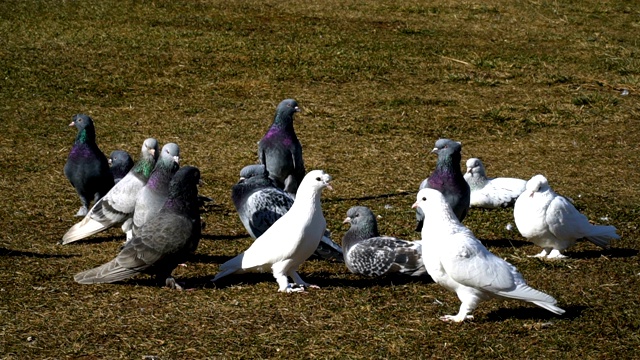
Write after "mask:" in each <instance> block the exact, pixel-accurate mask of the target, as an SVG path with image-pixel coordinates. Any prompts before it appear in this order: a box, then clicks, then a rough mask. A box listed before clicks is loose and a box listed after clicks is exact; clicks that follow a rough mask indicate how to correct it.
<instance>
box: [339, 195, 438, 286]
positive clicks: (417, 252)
mask: <svg viewBox="0 0 640 360" xmlns="http://www.w3.org/2000/svg"><path fill="white" fill-rule="evenodd" d="M344 223H345V224H346V223H349V224H351V227H350V228H349V230H348V231H347V232H346V234H344V237H343V238H342V246H343V250H344V253H345V256H344V260H345V264H346V265H347V268H348V269H349V271H351V272H352V273H354V274H362V275H367V276H383V275H386V274H390V273H396V272H397V273H401V274H407V275H412V276H418V275H422V274H424V273H425V272H426V271H427V270H426V269H425V267H424V264H423V263H422V244H421V242H420V241H405V240H400V239H397V238H394V237H390V236H380V234H379V233H378V223H377V221H376V217H375V215H374V214H373V212H372V211H371V209H369V208H368V207H366V206H354V207H352V208H350V209H349V210H348V211H347V218H346V219H345V220H344Z"/></svg>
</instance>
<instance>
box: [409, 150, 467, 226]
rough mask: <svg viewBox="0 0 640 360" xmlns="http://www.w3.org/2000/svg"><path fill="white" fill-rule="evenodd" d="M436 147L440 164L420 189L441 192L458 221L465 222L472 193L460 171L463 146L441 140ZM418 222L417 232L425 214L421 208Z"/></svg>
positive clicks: (418, 211) (434, 151) (418, 212)
mask: <svg viewBox="0 0 640 360" xmlns="http://www.w3.org/2000/svg"><path fill="white" fill-rule="evenodd" d="M435 145H436V146H435V147H434V148H433V150H431V152H432V153H436V154H438V162H437V163H436V168H435V170H434V171H433V172H432V173H431V175H430V176H429V177H428V178H426V179H424V181H422V183H421V184H420V189H419V190H422V189H425V188H429V189H436V190H438V191H440V192H441V193H442V194H443V195H444V197H445V199H447V202H448V203H449V205H451V208H452V209H453V212H454V213H455V214H456V216H457V217H458V220H460V221H462V220H464V218H465V216H467V211H468V210H469V202H470V193H471V190H470V189H469V184H467V182H466V181H464V176H463V175H462V171H460V160H461V154H460V152H461V151H462V144H460V143H459V142H457V141H453V140H449V139H439V140H438V141H436V144H435ZM416 220H417V221H418V225H417V227H416V231H420V230H422V224H423V221H424V214H422V210H420V208H418V209H416Z"/></svg>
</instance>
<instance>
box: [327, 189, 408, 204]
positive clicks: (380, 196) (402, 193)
mask: <svg viewBox="0 0 640 360" xmlns="http://www.w3.org/2000/svg"><path fill="white" fill-rule="evenodd" d="M410 194H414V192H411V191H398V192H392V193H386V194H378V195H370V196H357V197H350V198H340V197H336V198H326V200H323V201H326V202H327V203H332V202H343V201H366V200H377V199H386V198H390V197H395V196H407V195H410Z"/></svg>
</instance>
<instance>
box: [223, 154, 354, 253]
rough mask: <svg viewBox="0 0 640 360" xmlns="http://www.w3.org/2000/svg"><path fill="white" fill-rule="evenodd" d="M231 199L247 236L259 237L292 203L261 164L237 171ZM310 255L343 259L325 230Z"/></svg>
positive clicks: (340, 249) (288, 195)
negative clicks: (238, 174) (237, 175)
mask: <svg viewBox="0 0 640 360" xmlns="http://www.w3.org/2000/svg"><path fill="white" fill-rule="evenodd" d="M231 200H232V201H233V205H234V206H235V207H236V210H237V211H238V216H239V217H240V221H241V222H242V225H244V227H245V229H247V232H248V233H249V235H250V236H251V237H252V238H254V239H256V238H258V237H260V235H262V234H263V233H264V232H265V231H267V229H268V228H269V227H271V225H273V223H275V222H276V220H278V219H279V218H281V217H282V215H284V214H286V213H287V211H289V209H290V208H291V206H292V205H293V202H294V197H293V196H292V195H291V194H289V193H287V192H285V191H284V190H281V189H280V188H278V187H277V186H276V184H275V182H274V180H273V179H271V178H270V177H269V175H268V173H267V172H266V170H265V167H264V165H261V164H258V165H247V166H245V167H244V168H242V170H241V171H240V180H239V181H238V183H237V184H235V185H233V186H232V187H231ZM313 256H315V257H319V258H322V259H327V260H336V261H343V257H342V248H341V247H340V245H338V244H336V243H335V242H333V240H331V238H330V236H329V232H328V231H325V234H324V236H323V237H322V240H321V241H320V244H319V245H318V248H317V249H316V251H315V252H314V253H313Z"/></svg>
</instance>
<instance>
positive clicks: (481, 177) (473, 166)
mask: <svg viewBox="0 0 640 360" xmlns="http://www.w3.org/2000/svg"><path fill="white" fill-rule="evenodd" d="M464 180H465V181H466V182H467V184H469V188H470V189H471V198H470V200H471V202H470V206H471V207H481V208H487V209H497V208H501V207H509V206H513V204H514V203H515V202H516V199H517V198H518V196H520V194H522V192H523V191H524V187H525V185H526V184H527V181H526V180H522V179H516V178H505V177H500V178H488V177H487V174H486V171H485V169H484V165H483V164H482V161H481V160H480V159H478V158H471V159H469V160H467V172H466V173H465V174H464Z"/></svg>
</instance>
